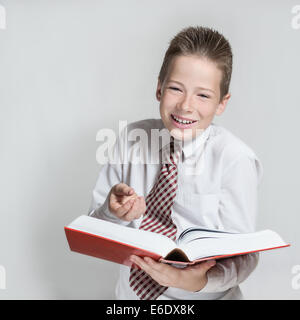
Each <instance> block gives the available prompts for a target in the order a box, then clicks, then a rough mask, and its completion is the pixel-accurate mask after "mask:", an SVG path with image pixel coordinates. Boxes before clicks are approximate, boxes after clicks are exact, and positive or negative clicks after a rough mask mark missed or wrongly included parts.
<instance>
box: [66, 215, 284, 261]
mask: <svg viewBox="0 0 300 320" xmlns="http://www.w3.org/2000/svg"><path fill="white" fill-rule="evenodd" d="M65 233H66V237H67V240H68V243H69V246H70V249H71V250H72V251H76V252H79V253H82V254H86V255H90V256H94V257H97V258H101V259H105V260H110V261H113V262H116V263H120V264H124V265H127V266H131V265H132V262H131V261H130V260H129V257H130V255H131V254H135V255H138V256H141V257H145V256H148V257H151V258H152V259H155V260H159V261H161V262H165V263H170V264H175V265H182V266H185V265H191V264H195V263H198V262H200V261H204V260H209V259H220V258H227V257H229V256H235V255H241V254H247V253H251V252H258V251H263V250H270V249H276V248H282V247H287V246H289V244H287V243H285V242H284V241H283V240H282V239H281V237H280V236H279V235H278V234H277V233H276V232H274V231H271V230H263V231H258V232H253V233H244V234H242V233H229V232H224V231H219V230H209V229H203V228H189V229H186V230H184V231H183V232H182V233H181V234H180V236H179V237H178V239H177V241H176V242H175V241H173V240H171V239H170V238H168V237H166V236H163V235H161V234H157V233H154V232H150V231H145V230H140V229H134V228H130V227H127V226H123V225H119V224H115V223H112V222H108V221H104V220H100V219H97V218H94V217H90V216H80V217H78V218H77V219H75V220H74V221H73V222H72V223H71V224H69V225H68V226H67V227H65Z"/></svg>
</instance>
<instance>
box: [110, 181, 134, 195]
mask: <svg viewBox="0 0 300 320" xmlns="http://www.w3.org/2000/svg"><path fill="white" fill-rule="evenodd" d="M113 192H114V194H116V195H119V196H130V195H133V193H134V189H133V188H131V187H130V186H128V185H127V184H126V183H119V184H116V185H115V186H114V187H113Z"/></svg>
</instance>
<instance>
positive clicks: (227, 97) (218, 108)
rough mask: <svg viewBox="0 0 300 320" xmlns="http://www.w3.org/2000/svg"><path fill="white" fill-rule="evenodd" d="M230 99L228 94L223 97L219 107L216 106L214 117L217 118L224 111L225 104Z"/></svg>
mask: <svg viewBox="0 0 300 320" xmlns="http://www.w3.org/2000/svg"><path fill="white" fill-rule="evenodd" d="M230 97H231V94H230V93H227V94H226V95H225V96H224V97H223V99H222V101H221V102H220V103H219V105H218V107H217V109H216V112H215V115H217V116H219V115H221V114H222V113H223V112H224V111H225V109H226V106H227V103H228V100H229V99H230Z"/></svg>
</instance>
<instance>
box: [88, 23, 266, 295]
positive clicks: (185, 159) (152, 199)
mask: <svg viewBox="0 0 300 320" xmlns="http://www.w3.org/2000/svg"><path fill="white" fill-rule="evenodd" d="M231 71H232V52H231V47H230V45H229V43H228V41H227V40H226V39H225V38H224V37H223V36H222V35H221V34H220V33H218V32H217V31H214V30H212V29H209V28H203V27H189V28H185V29H183V30H182V31H181V32H180V33H178V34H177V35H176V36H175V37H174V38H173V40H172V41H171V43H170V46H169V48H168V50H167V52H166V54H165V57H164V61H163V64H162V67H161V70H160V73H159V77H158V84H157V90H156V98H157V100H158V101H159V102H160V116H161V119H146V120H141V121H138V122H135V123H131V124H130V125H129V126H128V128H127V130H128V132H132V131H133V130H134V129H137V128H142V129H144V130H145V132H146V133H147V136H148V137H149V141H148V142H149V143H147V145H145V146H144V148H145V150H146V151H147V152H146V153H145V154H146V157H148V158H147V159H146V160H147V162H146V164H140V165H138V164H132V163H131V162H130V157H132V155H133V154H134V152H132V150H134V148H135V146H136V143H135V142H131V143H130V144H129V145H128V147H127V148H128V150H130V152H129V163H128V164H126V165H124V164H106V165H104V166H103V167H102V168H101V170H100V174H99V177H98V181H97V183H96V187H95V189H94V191H93V200H92V204H91V208H90V211H89V214H90V215H91V216H94V217H97V218H100V219H105V220H108V221H112V222H115V223H120V224H124V225H127V226H129V227H132V228H141V229H144V230H146V229H148V230H149V231H152V232H161V231H158V230H160V229H162V230H165V231H164V232H165V234H166V235H167V236H169V237H170V238H172V237H173V238H172V239H173V240H175V239H176V237H177V236H178V235H179V234H180V233H181V232H182V231H183V230H184V229H186V228H188V227H193V226H199V227H204V228H210V229H218V230H224V231H230V232H252V231H254V229H255V218H256V215H257V187H258V184H259V181H260V179H261V174H262V167H261V164H260V161H259V160H258V158H257V157H256V155H255V153H254V152H253V151H252V150H251V149H250V148H249V147H248V146H247V145H246V144H245V143H244V142H242V141H241V140H240V139H239V138H237V137H236V136H234V135H233V134H232V133H231V132H230V131H228V130H227V129H225V128H223V127H221V126H218V125H216V124H214V123H213V122H212V121H213V119H214V116H215V115H221V114H222V113H223V112H224V110H225V108H226V106H227V103H228V100H229V99H230V94H229V84H230V78H231ZM153 129H159V130H162V129H167V130H168V133H169V135H170V138H171V139H170V140H171V141H172V142H171V144H170V146H171V145H172V146H173V147H171V148H169V149H167V150H172V151H174V149H176V150H177V152H179V153H178V155H179V159H180V161H175V159H178V158H177V157H175V153H171V157H170V159H171V162H169V163H167V164H166V165H165V166H164V165H163V164H162V163H160V164H154V165H153V164H150V163H151V162H150V158H151V154H150V153H151V150H150V149H149V148H150V147H149V146H150V145H151V141H150V140H151V130H153ZM120 141H122V139H120ZM119 147H120V146H119ZM165 147H166V146H161V147H160V148H159V152H160V156H161V158H162V159H163V158H164V157H163V155H164V154H165V152H166V148H165ZM116 150H117V151H119V150H122V147H120V149H118V147H116ZM191 163H193V164H196V165H197V166H199V167H200V169H201V170H200V171H199V170H198V171H196V172H195V173H194V174H187V172H189V171H188V170H187V169H188V167H189V166H190V164H191ZM158 199H159V200H160V201H158ZM161 199H163V200H162V201H161ZM155 219H156V220H155ZM149 224H150V226H151V225H152V227H150V228H149ZM147 225H148V226H147ZM131 261H132V262H133V263H134V265H138V266H139V268H140V269H136V268H134V265H133V266H132V267H131V268H128V267H126V266H124V265H121V266H120V277H119V281H118V285H117V288H116V297H117V298H118V299H241V298H242V294H241V291H240V289H239V284H240V283H241V282H242V281H244V280H245V279H246V278H247V277H248V276H249V275H250V273H251V272H252V271H253V270H254V268H255V267H256V265H257V262H258V254H247V255H242V256H237V257H234V258H228V259H223V260H221V261H209V262H203V263H200V264H198V265H195V266H189V267H187V268H184V269H178V268H175V267H173V266H170V265H166V264H163V263H160V262H156V261H153V260H152V259H150V258H148V257H145V258H141V257H138V256H132V257H131Z"/></svg>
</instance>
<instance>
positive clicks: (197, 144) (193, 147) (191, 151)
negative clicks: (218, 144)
mask: <svg viewBox="0 0 300 320" xmlns="http://www.w3.org/2000/svg"><path fill="white" fill-rule="evenodd" d="M212 125H213V123H211V124H210V125H209V126H208V127H207V128H206V129H204V131H203V132H202V133H200V134H199V135H197V136H196V137H194V138H193V139H191V140H188V141H179V140H176V139H174V143H175V144H177V147H178V148H181V149H182V151H183V154H184V158H189V157H190V156H192V155H196V154H197V153H198V152H200V151H201V150H202V149H203V146H204V144H205V142H206V141H207V139H208V138H209V135H210V132H211V127H212ZM166 131H167V135H168V137H169V139H170V140H169V141H171V135H170V132H169V130H167V129H166ZM166 146H167V144H164V145H162V147H160V149H159V150H163V149H165V148H166Z"/></svg>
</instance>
